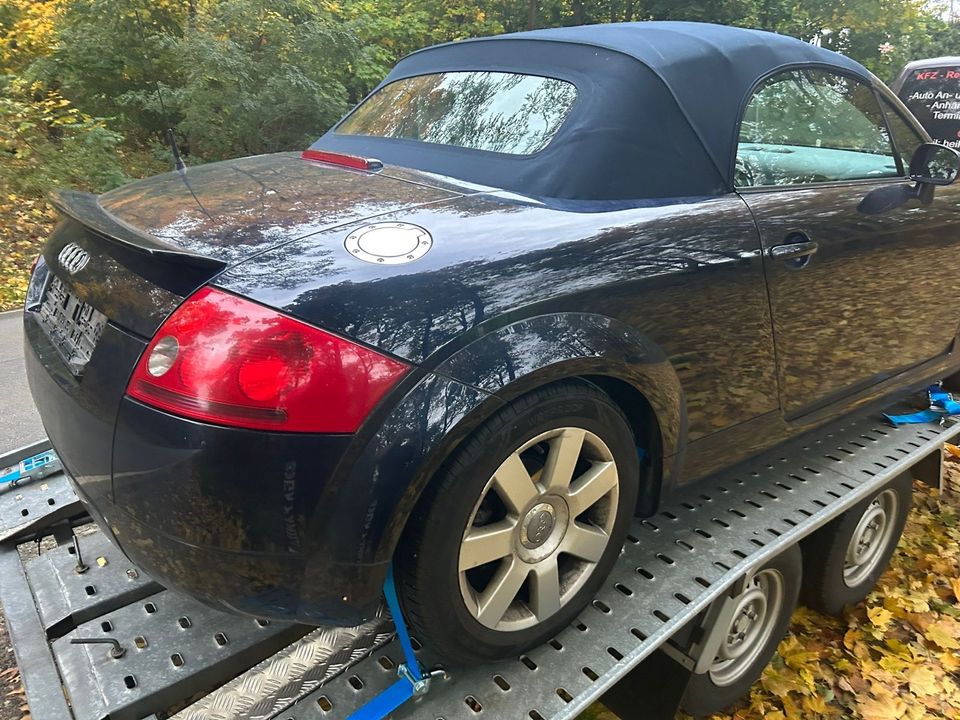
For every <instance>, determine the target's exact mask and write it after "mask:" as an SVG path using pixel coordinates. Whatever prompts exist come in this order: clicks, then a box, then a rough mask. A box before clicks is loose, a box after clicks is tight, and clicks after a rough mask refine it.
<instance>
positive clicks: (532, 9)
mask: <svg viewBox="0 0 960 720" xmlns="http://www.w3.org/2000/svg"><path fill="white" fill-rule="evenodd" d="M527 29H528V30H536V29H537V0H527Z"/></svg>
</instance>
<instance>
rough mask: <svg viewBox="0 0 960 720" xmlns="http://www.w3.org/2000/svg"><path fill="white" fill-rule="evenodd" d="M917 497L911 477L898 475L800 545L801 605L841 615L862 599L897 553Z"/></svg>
mask: <svg viewBox="0 0 960 720" xmlns="http://www.w3.org/2000/svg"><path fill="white" fill-rule="evenodd" d="M912 494H913V481H912V479H911V476H910V474H909V473H903V474H901V475H898V476H897V477H895V478H894V479H893V480H891V481H890V482H889V483H887V485H885V486H884V487H883V488H881V489H880V490H879V491H877V492H876V493H874V494H873V495H871V496H870V497H869V498H867V499H866V500H863V501H862V502H860V503H858V504H857V505H855V506H854V507H852V508H850V509H849V510H847V512H845V513H844V514H843V515H841V516H840V517H838V518H837V519H836V520H833V521H832V522H830V523H829V524H828V525H825V526H824V527H822V528H820V529H819V530H817V531H816V532H815V533H813V534H812V535H810V536H809V537H808V538H806V539H805V540H803V541H801V548H802V549H803V566H804V578H803V589H802V590H801V596H800V597H801V602H802V603H803V604H804V605H806V606H807V607H810V608H813V609H815V610H819V611H820V612H824V613H827V614H830V615H838V614H840V612H841V611H842V610H843V608H844V606H845V605H854V604H856V603H858V602H860V601H861V600H863V599H864V598H865V597H866V596H867V595H868V594H869V593H870V591H871V590H873V588H874V586H875V585H876V584H877V580H878V579H879V578H880V575H881V574H883V571H884V570H885V569H886V567H887V564H888V563H889V562H890V557H891V556H892V555H893V552H894V550H896V547H897V543H898V542H899V540H900V535H901V534H902V533H903V526H904V524H905V523H906V521H907V514H908V512H909V511H910V502H911V498H912ZM854 553H857V554H856V555H853V554H854Z"/></svg>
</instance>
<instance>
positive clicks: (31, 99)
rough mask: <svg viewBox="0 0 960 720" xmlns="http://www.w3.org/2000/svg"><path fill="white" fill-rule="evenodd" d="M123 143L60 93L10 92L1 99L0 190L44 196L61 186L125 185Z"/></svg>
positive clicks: (99, 188) (99, 187)
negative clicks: (121, 147)
mask: <svg viewBox="0 0 960 720" xmlns="http://www.w3.org/2000/svg"><path fill="white" fill-rule="evenodd" d="M122 139H123V138H122V136H120V135H119V134H118V133H115V132H112V131H110V130H108V129H107V128H106V127H105V125H104V124H103V122H102V121H100V120H96V119H93V118H90V117H89V116H87V115H84V114H83V113H81V112H80V111H79V110H77V109H76V108H75V107H72V106H71V105H70V103H69V101H67V100H65V99H64V98H63V97H61V96H59V95H57V94H56V93H53V92H47V93H46V94H43V95H40V96H39V97H37V96H35V95H31V94H30V93H27V92H20V93H15V92H14V91H10V90H8V91H7V92H6V93H4V94H3V95H0V178H2V181H3V182H2V186H0V190H2V191H3V192H4V193H5V194H6V193H9V192H13V193H17V194H22V195H26V196H40V195H42V194H43V193H44V192H46V191H48V190H49V189H51V188H54V187H58V186H74V187H81V188H86V189H89V190H94V191H103V190H108V189H110V188H112V187H116V186H117V185H119V184H120V183H121V182H123V180H124V174H123V171H122V170H121V168H120V162H119V157H118V154H117V147H118V145H119V144H120V142H121V140H122Z"/></svg>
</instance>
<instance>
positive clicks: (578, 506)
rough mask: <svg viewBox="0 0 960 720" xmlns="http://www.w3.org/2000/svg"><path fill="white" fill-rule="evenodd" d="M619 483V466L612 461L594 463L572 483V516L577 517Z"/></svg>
mask: <svg viewBox="0 0 960 720" xmlns="http://www.w3.org/2000/svg"><path fill="white" fill-rule="evenodd" d="M616 485H617V466H616V464H615V463H612V462H598V463H594V464H593V467H591V468H590V469H589V470H587V471H586V472H585V473H584V474H583V475H581V476H580V477H579V478H577V479H576V480H575V481H574V482H573V483H572V484H571V485H570V492H569V494H568V495H567V504H568V505H569V506H570V517H574V518H575V517H577V516H578V515H580V514H581V513H583V512H584V511H585V510H587V509H589V508H590V507H592V506H593V504H594V503H596V502H597V501H598V500H599V499H600V498H602V497H603V496H604V495H606V494H607V493H608V492H610V491H611V490H613V488H615V487H616Z"/></svg>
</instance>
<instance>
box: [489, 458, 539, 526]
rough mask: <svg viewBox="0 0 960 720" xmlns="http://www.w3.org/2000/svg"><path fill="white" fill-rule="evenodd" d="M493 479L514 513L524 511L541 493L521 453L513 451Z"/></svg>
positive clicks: (517, 513)
mask: <svg viewBox="0 0 960 720" xmlns="http://www.w3.org/2000/svg"><path fill="white" fill-rule="evenodd" d="M493 479H494V482H495V483H496V486H497V488H498V490H499V495H500V497H501V499H502V500H503V501H504V502H505V503H506V504H507V507H509V508H510V510H511V512H512V513H513V514H514V515H519V514H520V513H521V512H523V511H524V509H526V507H527V505H529V504H530V503H531V502H532V501H533V499H534V498H535V497H537V495H539V494H540V493H539V491H538V490H537V487H536V485H534V484H533V480H531V479H530V473H528V472H527V469H526V468H525V467H524V466H523V461H522V460H521V459H520V455H519V453H513V454H512V455H510V457H508V458H507V459H506V460H504V461H503V464H502V465H500V467H499V468H497V471H496V473H494V475H493Z"/></svg>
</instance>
